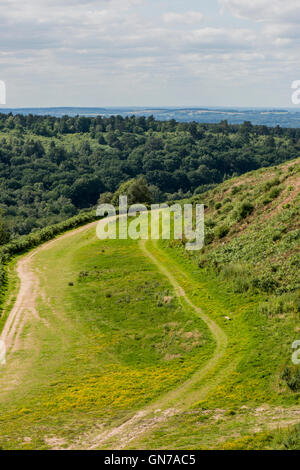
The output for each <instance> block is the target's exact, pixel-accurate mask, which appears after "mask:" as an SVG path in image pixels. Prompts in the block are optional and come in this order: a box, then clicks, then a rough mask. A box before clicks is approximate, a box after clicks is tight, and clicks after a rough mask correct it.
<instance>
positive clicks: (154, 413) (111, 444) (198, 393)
mask: <svg viewBox="0 0 300 470" xmlns="http://www.w3.org/2000/svg"><path fill="white" fill-rule="evenodd" d="M148 244H149V245H151V246H152V248H153V251H155V248H156V243H155V242H148ZM139 246H140V248H141V250H142V251H143V253H144V254H145V256H147V257H148V258H149V260H150V261H151V262H152V263H153V264H154V265H155V266H156V267H157V268H158V269H159V271H160V272H161V273H162V274H163V275H164V276H165V277H167V278H168V280H169V282H170V284H171V285H172V287H173V288H174V292H175V294H176V296H177V297H178V298H179V300H180V301H181V302H182V303H184V302H185V303H186V304H188V305H189V306H190V307H191V308H192V309H193V311H194V313H195V314H196V315H197V316H199V317H200V318H201V319H202V320H203V321H204V322H205V323H206V325H207V326H208V328H209V330H210V331H211V333H212V335H213V337H214V339H215V341H216V348H215V351H214V354H213V356H212V357H211V358H210V360H209V361H208V362H207V363H206V364H205V366H204V367H202V368H201V369H200V370H198V371H197V372H196V373H194V374H193V375H192V377H190V378H189V379H188V380H187V381H185V382H184V383H183V384H181V385H180V386H179V387H177V388H176V389H174V390H171V391H170V392H168V393H166V394H165V395H163V396H162V397H160V398H159V399H158V400H157V401H155V402H154V403H151V404H150V405H148V406H146V407H145V408H144V409H142V410H141V411H139V412H138V413H136V414H135V415H134V416H133V417H132V418H130V419H129V420H127V421H125V422H124V423H123V424H121V425H120V426H118V427H115V428H113V429H110V430H107V431H104V432H102V433H100V434H94V435H91V434H89V435H85V436H82V438H81V439H79V440H78V441H76V442H75V443H74V445H72V446H71V447H70V449H78V448H80V449H89V450H93V449H101V448H109V449H124V448H126V447H127V446H128V445H129V444H130V442H132V441H134V440H135V439H137V438H139V437H140V436H141V435H143V434H144V433H146V432H149V431H151V430H152V429H154V428H155V427H157V426H159V424H161V423H162V422H164V421H166V420H167V419H168V418H169V417H171V416H173V415H175V414H176V413H178V412H179V411H183V410H185V409H188V408H189V406H191V405H192V404H193V402H195V401H197V400H202V399H204V398H205V397H206V396H207V395H208V393H209V392H210V391H212V390H213V389H214V388H215V387H216V386H217V385H218V384H219V383H220V382H221V381H222V380H223V379H224V378H225V376H227V375H228V374H229V373H230V372H231V371H232V369H233V368H234V367H235V365H236V364H235V363H234V362H232V363H231V364H229V366H228V367H226V368H225V369H223V370H222V371H221V372H218V373H217V374H216V376H215V377H214V380H213V382H212V383H204V384H203V385H202V384H200V385H199V382H201V380H202V379H204V378H205V376H206V375H207V374H208V373H209V372H211V371H213V370H214V369H215V368H216V366H217V364H218V363H219V361H220V360H221V358H222V357H223V356H224V354H225V351H226V347H227V343H228V338H227V335H226V334H225V332H224V331H223V330H222V329H221V328H220V327H219V326H218V325H217V324H216V323H215V322H214V321H213V320H212V319H211V318H210V317H208V316H207V315H205V314H204V313H203V311H202V309H201V308H200V307H198V306H197V305H195V304H194V303H193V302H192V301H191V300H190V299H189V297H188V296H187V294H186V292H185V290H184V289H183V287H182V286H181V285H180V284H179V283H178V282H177V280H176V279H175V277H174V276H173V274H172V273H171V272H170V271H169V269H168V268H167V267H166V266H165V265H164V264H163V263H162V262H161V261H159V259H158V258H157V257H156V256H155V254H154V253H153V252H152V251H150V250H149V249H148V246H147V242H146V241H145V240H141V241H140V242H139Z"/></svg>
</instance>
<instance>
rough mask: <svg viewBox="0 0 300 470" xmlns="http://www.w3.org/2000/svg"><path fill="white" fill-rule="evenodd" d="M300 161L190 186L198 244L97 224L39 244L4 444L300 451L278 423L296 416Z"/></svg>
mask: <svg viewBox="0 0 300 470" xmlns="http://www.w3.org/2000/svg"><path fill="white" fill-rule="evenodd" d="M299 163H300V162H299V160H297V161H293V162H289V163H286V164H284V165H282V166H278V167H277V168H270V169H264V170H258V171H255V172H252V173H248V174H247V175H244V176H242V177H239V178H236V179H232V180H229V181H226V182H224V183H223V184H222V185H220V186H218V187H217V188H215V189H214V190H213V191H210V192H208V193H205V194H203V195H201V196H196V197H195V198H194V199H193V202H204V203H205V204H206V206H207V209H206V225H207V245H206V246H205V247H204V249H203V250H202V251H201V253H196V254H195V253H191V252H186V251H185V249H184V247H183V245H182V244H181V243H180V242H179V241H159V242H155V241H148V242H147V243H146V244H145V245H143V244H140V243H137V242H134V241H99V240H97V239H96V236H95V229H94V228H92V229H91V228H90V229H88V230H83V231H81V232H78V233H73V234H72V233H69V234H68V236H67V238H61V239H58V240H57V241H56V242H55V243H54V244H50V245H48V246H47V247H45V248H43V249H41V250H39V251H38V252H37V254H36V255H35V256H34V257H33V258H31V259H30V260H29V261H28V263H30V266H32V268H33V270H34V273H35V277H34V279H36V281H35V280H34V279H33V281H34V282H33V288H32V289H33V290H32V298H33V299H36V301H35V303H34V304H29V305H27V306H26V305H25V310H24V320H23V322H21V323H20V325H18V332H19V333H17V335H16V337H15V338H14V340H13V344H12V350H11V353H10V355H9V359H8V364H7V367H6V368H5V369H1V375H0V398H1V400H0V403H1V405H0V424H1V425H0V447H3V448H23V449H24V448H33V449H36V448H38V449H40V448H64V447H69V446H75V447H78V448H89V447H91V446H93V447H94V448H120V447H122V448H147V449H157V448H164V449H165V448H170V449H171V448H172V449H181V448H182V449H186V448H188V449H196V448H224V449H225V448H226V449H240V448H243V449H252V448H281V447H283V448H297V446H298V448H300V442H299V437H298V436H299V430H298V429H295V430H292V429H291V430H290V431H289V430H285V431H280V432H279V431H276V429H277V427H278V426H280V427H287V426H292V425H294V424H296V423H298V422H299V402H300V380H299V377H300V373H299V368H297V367H295V366H292V363H291V353H292V351H291V344H292V342H293V341H294V340H297V339H300V336H299V335H300V329H299V314H300V312H299V251H298V249H299V180H300V176H299ZM21 259H23V258H21ZM14 266H15V261H14V265H13V266H12V269H13V267H14ZM11 276H12V277H13V278H14V275H13V274H11ZM36 282H37V283H38V284H36ZM37 286H38V287H37ZM13 294H14V293H13V292H12V295H13ZM227 318H230V320H228V319H227ZM137 412H141V414H137V415H136V414H135V413H137ZM128 419H131V420H130V421H128ZM122 423H123V427H121V428H118V426H119V425H120V424H122Z"/></svg>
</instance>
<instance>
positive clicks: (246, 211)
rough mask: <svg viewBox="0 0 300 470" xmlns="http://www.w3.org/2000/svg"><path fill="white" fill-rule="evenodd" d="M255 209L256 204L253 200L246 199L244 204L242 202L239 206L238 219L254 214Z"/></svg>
mask: <svg viewBox="0 0 300 470" xmlns="http://www.w3.org/2000/svg"><path fill="white" fill-rule="evenodd" d="M253 211H254V206H253V204H252V203H251V202H249V201H244V202H242V204H240V205H239V206H238V208H237V215H238V219H239V220H242V219H245V218H246V217H248V215H250V214H252V212H253Z"/></svg>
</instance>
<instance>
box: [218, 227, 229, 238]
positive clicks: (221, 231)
mask: <svg viewBox="0 0 300 470" xmlns="http://www.w3.org/2000/svg"><path fill="white" fill-rule="evenodd" d="M228 233H229V227H228V226H227V225H220V226H219V227H217V228H216V230H215V234H216V237H217V238H219V239H221V238H224V237H226V235H228Z"/></svg>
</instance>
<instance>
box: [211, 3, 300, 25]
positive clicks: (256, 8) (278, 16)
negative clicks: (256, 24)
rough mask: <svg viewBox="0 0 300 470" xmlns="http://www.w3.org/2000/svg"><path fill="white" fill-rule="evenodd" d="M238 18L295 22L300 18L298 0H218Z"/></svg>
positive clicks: (223, 7)
mask: <svg viewBox="0 0 300 470" xmlns="http://www.w3.org/2000/svg"><path fill="white" fill-rule="evenodd" d="M219 3H220V5H221V7H222V11H224V10H226V9H228V10H230V11H231V13H233V14H234V15H235V16H236V17H238V18H247V19H252V20H256V21H265V22H279V23H285V22H288V23H296V22H298V21H299V19H300V2H299V0H219Z"/></svg>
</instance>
